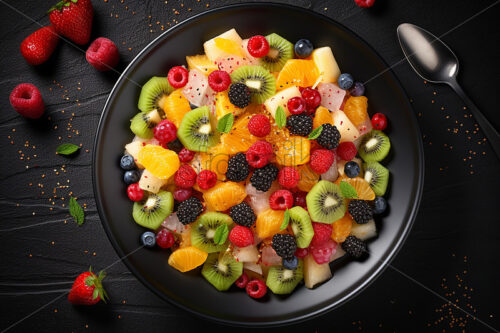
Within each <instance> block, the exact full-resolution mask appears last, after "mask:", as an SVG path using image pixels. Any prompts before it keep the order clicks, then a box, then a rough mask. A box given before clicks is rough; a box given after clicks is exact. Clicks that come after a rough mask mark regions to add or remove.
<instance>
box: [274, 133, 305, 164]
mask: <svg viewBox="0 0 500 333" xmlns="http://www.w3.org/2000/svg"><path fill="white" fill-rule="evenodd" d="M274 149H275V155H276V163H278V164H280V165H282V166H297V165H302V164H306V163H307V162H309V153H310V149H311V142H310V140H308V139H306V138H304V137H300V136H290V137H289V138H288V140H282V141H279V142H276V143H275V147H274Z"/></svg>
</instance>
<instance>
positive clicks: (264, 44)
mask: <svg viewBox="0 0 500 333" xmlns="http://www.w3.org/2000/svg"><path fill="white" fill-rule="evenodd" d="M247 49H248V53H250V55H251V56H252V57H255V58H262V57H264V56H265V55H267V53H268V52H269V42H268V41H267V39H266V37H264V36H260V35H257V36H253V37H251V38H250V39H249V40H248V45H247Z"/></svg>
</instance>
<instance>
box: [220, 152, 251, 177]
mask: <svg viewBox="0 0 500 333" xmlns="http://www.w3.org/2000/svg"><path fill="white" fill-rule="evenodd" d="M249 174H250V170H249V167H248V162H247V158H246V156H245V154H243V153H238V154H236V155H234V156H233V157H231V158H230V159H229V161H228V162H227V171H226V178H227V179H228V180H230V181H233V182H241V181H244V180H245V179H247V177H248V175H249Z"/></svg>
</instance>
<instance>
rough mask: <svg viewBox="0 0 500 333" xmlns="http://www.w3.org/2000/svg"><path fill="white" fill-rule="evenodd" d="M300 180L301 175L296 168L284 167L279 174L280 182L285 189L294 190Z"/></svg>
mask: <svg viewBox="0 0 500 333" xmlns="http://www.w3.org/2000/svg"><path fill="white" fill-rule="evenodd" d="M299 180H300V174H299V172H298V171H297V169H295V168H294V167H288V166H286V167H284V168H283V169H281V170H280V172H279V173H278V182H279V183H280V185H281V186H283V187H285V188H289V189H291V188H294V187H295V186H297V184H298V182H299Z"/></svg>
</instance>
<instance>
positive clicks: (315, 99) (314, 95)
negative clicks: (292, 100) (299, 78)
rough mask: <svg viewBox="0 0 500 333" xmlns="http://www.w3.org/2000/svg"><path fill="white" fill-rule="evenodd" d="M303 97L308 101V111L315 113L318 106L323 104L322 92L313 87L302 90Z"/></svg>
mask: <svg viewBox="0 0 500 333" xmlns="http://www.w3.org/2000/svg"><path fill="white" fill-rule="evenodd" d="M302 98H304V100H305V101H306V109H307V113H308V114H311V113H314V111H315V110H316V108H317V107H318V106H319V105H320V104H321V94H320V93H319V91H317V90H316V89H313V88H305V89H304V90H302Z"/></svg>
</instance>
